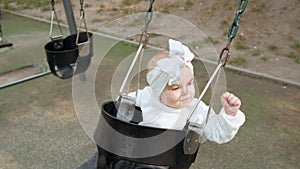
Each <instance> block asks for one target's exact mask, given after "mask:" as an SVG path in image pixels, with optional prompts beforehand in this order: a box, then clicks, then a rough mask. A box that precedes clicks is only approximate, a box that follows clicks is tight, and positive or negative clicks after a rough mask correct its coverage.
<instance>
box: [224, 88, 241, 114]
mask: <svg viewBox="0 0 300 169" xmlns="http://www.w3.org/2000/svg"><path fill="white" fill-rule="evenodd" d="M221 103H222V105H223V107H224V110H225V112H226V114H228V115H231V116H235V115H236V113H237V112H238V110H239V109H240V107H241V100H240V99H239V98H238V97H236V96H235V95H234V94H232V93H229V92H225V93H223V94H222V96H221Z"/></svg>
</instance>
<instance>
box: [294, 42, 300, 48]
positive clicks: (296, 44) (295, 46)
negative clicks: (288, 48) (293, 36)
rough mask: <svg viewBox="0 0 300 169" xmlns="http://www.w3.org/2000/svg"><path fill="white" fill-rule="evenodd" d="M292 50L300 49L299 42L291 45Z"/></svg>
mask: <svg viewBox="0 0 300 169" xmlns="http://www.w3.org/2000/svg"><path fill="white" fill-rule="evenodd" d="M292 48H294V49H300V43H299V42H294V43H293V44H292Z"/></svg>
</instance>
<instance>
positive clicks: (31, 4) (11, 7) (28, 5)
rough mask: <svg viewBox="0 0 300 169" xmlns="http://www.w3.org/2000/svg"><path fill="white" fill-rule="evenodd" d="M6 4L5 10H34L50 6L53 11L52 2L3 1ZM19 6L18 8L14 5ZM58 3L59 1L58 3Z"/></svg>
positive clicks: (43, 0)
mask: <svg viewBox="0 0 300 169" xmlns="http://www.w3.org/2000/svg"><path fill="white" fill-rule="evenodd" d="M2 1H3V2H4V4H5V5H4V9H7V10H19V9H33V8H40V7H43V8H45V6H48V7H49V9H51V4H50V1H48V0H26V1H23V0H2ZM14 3H16V4H17V6H15V5H14ZM56 3H57V1H56Z"/></svg>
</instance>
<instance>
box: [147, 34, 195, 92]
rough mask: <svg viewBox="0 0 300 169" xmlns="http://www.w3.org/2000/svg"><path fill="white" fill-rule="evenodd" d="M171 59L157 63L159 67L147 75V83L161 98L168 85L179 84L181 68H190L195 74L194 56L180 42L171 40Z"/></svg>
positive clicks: (164, 59)
mask: <svg viewBox="0 0 300 169" xmlns="http://www.w3.org/2000/svg"><path fill="white" fill-rule="evenodd" d="M169 50H170V52H169V57H168V58H163V59H160V60H159V61H157V66H156V67H155V68H154V69H152V70H151V71H150V72H149V73H148V74H147V82H148V83H149V85H150V86H151V89H152V92H153V94H154V95H155V96H157V97H159V96H160V94H161V93H162V91H163V90H164V88H165V87H166V85H167V84H168V85H169V86H171V85H173V84H177V83H178V80H179V77H180V74H181V68H182V67H183V66H188V67H189V68H190V69H191V70H192V72H193V65H192V63H191V61H192V60H193V58H194V54H193V53H192V52H191V51H190V50H189V48H188V47H187V46H185V45H183V44H182V43H181V42H179V41H175V40H173V39H169Z"/></svg>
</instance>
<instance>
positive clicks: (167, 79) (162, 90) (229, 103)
mask: <svg viewBox="0 0 300 169" xmlns="http://www.w3.org/2000/svg"><path fill="white" fill-rule="evenodd" d="M193 58H194V54H193V53H192V52H191V51H190V50H189V48H188V47H187V46H185V45H183V44H182V43H181V42H179V41H175V40H172V39H170V40H169V51H161V52H159V53H158V54H156V55H155V56H154V57H153V58H152V59H151V60H150V61H149V62H148V73H147V82H148V84H149V85H150V86H146V87H145V88H144V89H142V90H139V91H138V93H137V94H136V93H135V92H133V93H129V96H131V97H136V106H138V107H140V108H141V110H142V112H143V121H142V122H141V123H140V125H145V126H152V127H159V128H166V129H177V130H182V129H183V128H184V127H185V125H186V122H187V119H188V118H189V116H190V115H191V113H192V111H193V110H194V106H196V105H197V102H198V99H197V98H195V87H194V70H193V65H192V63H191V61H192V60H193ZM221 103H222V105H223V108H222V109H221V110H220V113H218V114H216V113H215V112H214V111H213V110H211V113H209V118H208V121H207V123H206V117H207V113H208V109H209V107H208V106H207V105H206V104H205V103H204V102H202V101H200V103H199V104H198V105H197V107H196V109H195V113H193V115H192V117H191V118H190V121H191V122H193V123H197V124H198V125H199V126H202V128H199V129H198V130H197V132H198V133H199V134H200V136H201V138H202V142H203V141H205V140H206V139H208V140H210V141H214V142H216V143H219V144H222V143H226V142H228V141H230V140H232V138H233V137H234V136H235V135H236V133H237V132H238V130H239V128H240V126H242V125H243V124H244V122H245V115H244V113H243V112H242V111H240V110H239V108H240V106H241V101H240V99H239V98H238V97H236V96H235V95H234V94H232V93H229V92H225V93H223V94H222V95H221Z"/></svg>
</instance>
